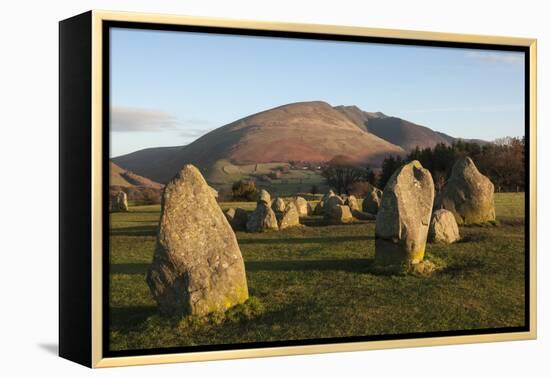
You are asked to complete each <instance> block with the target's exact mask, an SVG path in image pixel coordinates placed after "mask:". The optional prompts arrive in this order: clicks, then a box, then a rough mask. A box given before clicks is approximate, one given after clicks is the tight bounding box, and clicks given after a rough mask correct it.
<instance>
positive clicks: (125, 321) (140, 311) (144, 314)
mask: <svg viewBox="0 0 550 378" xmlns="http://www.w3.org/2000/svg"><path fill="white" fill-rule="evenodd" d="M109 312H110V318H109V323H110V325H111V329H116V330H119V331H120V330H122V331H130V330H132V329H137V328H139V327H140V326H141V325H142V323H143V322H145V321H146V320H147V319H148V318H149V317H150V316H152V315H155V314H156V313H157V308H156V307H155V306H127V307H112V306H111V307H110V309H109Z"/></svg>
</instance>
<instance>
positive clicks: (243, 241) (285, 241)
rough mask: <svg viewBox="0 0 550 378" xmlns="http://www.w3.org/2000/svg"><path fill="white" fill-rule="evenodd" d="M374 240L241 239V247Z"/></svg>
mask: <svg viewBox="0 0 550 378" xmlns="http://www.w3.org/2000/svg"><path fill="white" fill-rule="evenodd" d="M362 240H374V236H369V235H359V236H357V235H356V236H324V237H320V238H301V237H293V238H272V239H260V238H257V239H240V240H238V242H239V245H243V244H304V243H320V244H322V243H340V242H350V241H362Z"/></svg>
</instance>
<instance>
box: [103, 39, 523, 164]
mask: <svg viewBox="0 0 550 378" xmlns="http://www.w3.org/2000/svg"><path fill="white" fill-rule="evenodd" d="M523 71H524V60H523V54H522V53H516V52H500V51H489V50H468V49H451V48H434V47H416V46H414V47H412V46H401V45H381V44H365V43H351V42H326V41H314V40H297V39H285V38H266V37H241V36H227V35H212V34H200V33H187V32H168V31H143V30H132V29H119V28H115V29H112V32H111V131H112V133H111V156H119V155H122V154H125V153H129V152H133V151H136V150H139V149H142V148H147V147H157V146H177V145H184V144H187V143H190V142H192V141H193V140H195V139H196V138H198V137H199V136H201V135H203V134H204V133H206V132H208V131H210V130H212V129H214V128H217V127H219V126H222V125H225V124H227V123H230V122H232V121H234V120H237V119H239V118H242V117H245V116H248V115H250V114H253V113H256V112H259V111H262V110H266V109H269V108H272V107H276V106H279V105H283V104H287V103H291V102H297V101H312V100H322V101H326V102H328V103H330V104H331V105H333V106H336V105H357V106H359V107H360V108H361V109H363V110H365V111H373V112H374V111H381V112H383V113H385V114H388V115H392V116H396V117H401V118H404V119H407V120H409V121H412V122H414V123H417V124H420V125H424V126H428V127H430V128H432V129H434V130H437V131H441V132H444V133H447V134H450V135H452V136H457V137H464V138H481V139H486V140H493V139H495V138H497V137H502V136H522V135H523V128H524V124H523V114H524V96H523V93H524V92H523V89H524V82H523Z"/></svg>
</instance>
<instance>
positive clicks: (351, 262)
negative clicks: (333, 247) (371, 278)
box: [245, 259, 375, 273]
mask: <svg viewBox="0 0 550 378" xmlns="http://www.w3.org/2000/svg"><path fill="white" fill-rule="evenodd" d="M373 266H374V259H347V260H280V261H248V262H245V267H246V270H247V271H250V272H257V271H304V272H306V271H334V270H338V271H344V272H351V273H374V272H375V270H374V269H373Z"/></svg>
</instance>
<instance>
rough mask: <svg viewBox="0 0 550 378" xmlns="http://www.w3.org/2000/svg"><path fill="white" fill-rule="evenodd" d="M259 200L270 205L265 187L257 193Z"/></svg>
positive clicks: (269, 198) (269, 197)
mask: <svg viewBox="0 0 550 378" xmlns="http://www.w3.org/2000/svg"><path fill="white" fill-rule="evenodd" d="M260 202H263V203H265V204H266V205H267V206H271V196H270V195H269V192H268V191H267V190H265V189H262V190H260V194H258V203H260Z"/></svg>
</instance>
